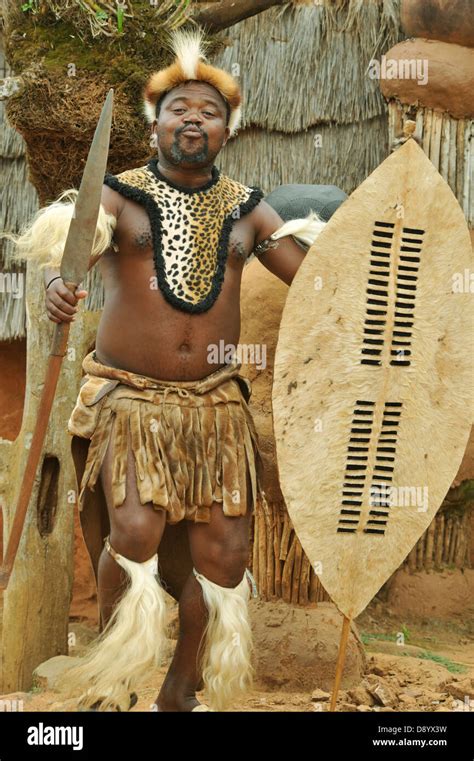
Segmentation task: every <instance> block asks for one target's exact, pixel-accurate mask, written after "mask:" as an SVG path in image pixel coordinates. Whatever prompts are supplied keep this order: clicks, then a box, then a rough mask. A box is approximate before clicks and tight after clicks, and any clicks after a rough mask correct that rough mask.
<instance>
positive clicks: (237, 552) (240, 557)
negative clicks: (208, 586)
mask: <svg viewBox="0 0 474 761" xmlns="http://www.w3.org/2000/svg"><path fill="white" fill-rule="evenodd" d="M248 555H249V550H248V544H246V543H242V544H236V545H234V546H232V547H228V546H227V545H226V544H225V543H223V544H220V543H217V542H214V543H212V544H211V545H210V546H209V547H208V551H207V553H206V557H205V559H203V561H202V562H200V563H199V565H198V566H197V568H196V570H197V571H199V572H200V573H202V574H203V575H204V576H206V577H207V578H208V579H209V581H213V582H214V583H215V584H219V585H221V586H223V587H236V586H237V585H238V584H240V582H241V581H242V577H243V575H244V573H245V569H246V568H247V566H248V560H249V556H248Z"/></svg>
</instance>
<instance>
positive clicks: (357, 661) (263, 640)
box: [249, 598, 366, 702]
mask: <svg viewBox="0 0 474 761" xmlns="http://www.w3.org/2000/svg"><path fill="white" fill-rule="evenodd" d="M249 615H250V620H251V625H252V633H253V640H254V644H255V649H254V665H255V687H256V689H261V690H263V691H275V690H276V691H285V692H296V693H301V692H308V693H310V694H313V690H315V685H318V686H317V688H316V689H317V690H321V691H322V692H323V693H331V691H332V688H333V684H334V674H335V673H336V662H337V655H338V649H339V639H340V633H341V625H342V620H341V619H342V616H341V615H340V613H339V612H338V611H337V608H336V607H335V605H333V603H327V602H320V603H318V605H317V607H316V606H315V607H303V606H295V605H290V604H288V603H286V602H285V601H284V600H271V601H264V600H259V599H257V598H251V599H250V601H249ZM364 670H365V653H364V650H363V646H362V645H361V643H360V642H359V641H358V639H357V637H356V636H355V635H354V633H353V632H352V630H351V632H350V634H349V640H348V643H347V651H346V662H345V666H344V672H343V675H342V683H341V690H345V689H350V688H354V687H356V686H357V685H358V684H360V683H361V681H362V679H363V676H364ZM327 699H328V698H327V697H326V698H325V700H326V701H327ZM312 700H321V698H317V699H315V698H312ZM365 702H366V701H365Z"/></svg>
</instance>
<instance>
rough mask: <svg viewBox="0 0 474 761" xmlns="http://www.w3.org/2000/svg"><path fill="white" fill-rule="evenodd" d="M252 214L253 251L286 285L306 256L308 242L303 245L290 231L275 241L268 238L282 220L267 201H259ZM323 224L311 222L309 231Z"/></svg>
mask: <svg viewBox="0 0 474 761" xmlns="http://www.w3.org/2000/svg"><path fill="white" fill-rule="evenodd" d="M252 216H253V222H254V231H255V246H254V249H253V252H252V253H254V254H255V256H256V257H257V258H258V259H259V261H260V262H261V263H262V264H263V266H264V267H265V268H266V269H267V270H268V271H269V272H271V273H272V274H273V275H276V276H277V277H278V278H280V280H283V282H284V283H286V284H287V285H291V283H292V281H293V278H294V276H295V274H296V272H297V270H298V268H299V266H300V264H301V262H302V261H303V259H304V258H305V256H306V253H307V249H308V246H305V247H304V248H303V247H302V246H301V245H299V244H298V243H297V242H296V241H295V240H294V238H293V237H292V235H291V234H287V235H285V236H284V237H281V238H279V239H278V240H275V241H272V240H270V236H271V235H272V234H273V233H274V232H276V231H277V230H278V229H279V228H281V227H282V226H283V225H284V222H283V220H282V218H281V217H280V215H279V214H278V213H277V212H276V211H275V209H273V208H272V207H271V206H270V204H268V203H266V201H260V203H259V204H258V206H257V207H256V208H255V209H254V211H253V213H252ZM304 221H306V220H304ZM301 222H303V220H301ZM288 224H290V223H288ZM323 224H324V223H322V222H318V223H316V224H315V223H313V227H312V232H313V231H314V228H315V227H316V228H318V227H319V228H321V229H322V226H323ZM300 226H301V225H300ZM310 237H311V236H310ZM314 237H315V236H314ZM262 242H263V245H262V246H261V248H260V249H259V244H262ZM308 245H310V244H308Z"/></svg>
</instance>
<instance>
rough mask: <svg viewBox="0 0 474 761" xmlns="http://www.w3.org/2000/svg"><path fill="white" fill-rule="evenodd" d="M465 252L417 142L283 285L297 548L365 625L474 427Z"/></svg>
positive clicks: (281, 391) (278, 411)
mask: <svg viewBox="0 0 474 761" xmlns="http://www.w3.org/2000/svg"><path fill="white" fill-rule="evenodd" d="M471 266H472V264H471V245H470V238H469V232H468V229H467V226H466V222H465V220H464V216H463V213H462V210H461V208H460V206H459V204H458V202H457V200H456V198H455V196H454V195H453V193H452V192H451V190H450V188H449V186H448V185H447V183H446V182H445V181H444V180H443V178H442V177H441V176H440V174H439V173H438V172H437V171H436V169H435V168H434V166H433V165H432V163H431V162H430V161H429V159H428V158H427V157H426V156H425V154H424V153H423V151H422V150H421V148H420V147H419V146H418V145H417V144H416V143H415V142H414V141H413V140H408V141H407V142H406V143H405V144H404V145H403V146H402V147H400V148H399V149H398V150H397V151H396V152H395V153H393V154H392V155H391V156H389V157H388V158H387V159H386V160H385V161H384V162H383V163H382V164H381V165H380V166H379V167H378V168H377V169H376V170H375V172H373V173H372V174H371V175H370V176H369V177H368V178H367V180H365V181H364V182H363V183H362V185H360V187H359V188H357V190H356V191H355V192H354V193H353V194H352V195H351V196H350V197H349V198H348V199H347V200H346V201H345V202H344V203H343V204H342V206H340V207H339V209H338V210H337V211H336V212H335V214H334V215H333V217H332V218H331V220H330V222H329V223H328V224H327V226H326V227H325V229H324V230H323V232H322V233H321V234H320V236H319V237H318V239H317V241H316V242H315V244H314V245H313V246H312V247H311V249H310V250H309V251H308V253H307V255H306V257H305V259H304V261H303V263H302V264H301V266H300V268H299V270H298V272H297V274H296V276H295V278H294V280H293V282H292V284H291V287H290V290H289V292H288V297H287V301H286V304H285V308H284V311H283V315H282V320H281V326H280V332H279V338H278V344H277V349H276V358H275V374H274V383H273V393H272V404H273V416H274V429H275V436H276V447H277V459H278V468H279V473H280V482H281V488H282V492H283V495H284V497H285V500H286V505H287V507H288V511H289V514H290V517H291V520H292V522H293V526H294V528H295V531H296V533H297V535H298V537H299V539H300V541H301V544H302V546H303V549H304V551H305V553H306V555H307V557H308V559H309V560H310V562H311V564H312V566H313V568H314V569H315V572H316V573H317V574H318V576H319V578H320V580H321V582H322V584H323V586H324V587H325V589H326V590H327V592H328V593H329V594H330V595H331V597H332V599H333V601H334V602H335V603H336V605H337V606H338V607H339V609H340V610H341V612H342V613H344V614H345V615H346V616H348V617H350V618H354V617H355V616H357V615H358V614H359V613H360V612H361V611H362V610H363V609H364V608H365V606H366V605H367V604H368V603H369V602H370V600H371V599H372V598H373V597H374V595H375V594H376V593H377V591H378V590H379V589H380V587H381V586H382V585H383V583H384V582H385V581H386V580H387V579H388V578H389V576H390V575H391V574H392V573H393V572H394V571H395V570H396V569H397V568H398V567H399V565H400V563H402V561H403V560H404V558H405V557H406V556H407V554H408V553H409V552H410V550H411V549H412V547H413V545H414V544H415V543H416V542H417V540H418V539H419V538H420V536H421V535H422V533H423V532H424V531H425V530H426V528H427V527H428V526H429V524H430V523H431V521H432V520H433V517H434V515H435V513H436V511H437V510H438V508H439V507H440V505H441V503H442V501H443V499H444V497H445V495H446V493H447V491H448V489H449V487H450V485H451V483H452V481H453V479H454V477H455V475H456V472H457V470H458V468H459V465H460V463H461V459H462V456H463V453H464V450H465V448H466V444H467V441H468V437H469V432H470V427H471V421H472V418H473V416H472V387H473V377H474V375H473V373H474V365H473V356H474V354H473V345H474V344H473V317H472V312H471V303H470V301H471V299H470V289H469V268H470V267H471Z"/></svg>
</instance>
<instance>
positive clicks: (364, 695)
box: [347, 684, 374, 705]
mask: <svg viewBox="0 0 474 761" xmlns="http://www.w3.org/2000/svg"><path fill="white" fill-rule="evenodd" d="M347 695H348V697H349V698H350V700H352V702H353V703H356V704H357V705H373V703H374V699H373V697H372V695H371V694H370V692H369V691H368V689H367V688H366V687H365V686H364V684H361V685H359V686H358V687H354V689H352V690H348V692H347Z"/></svg>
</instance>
